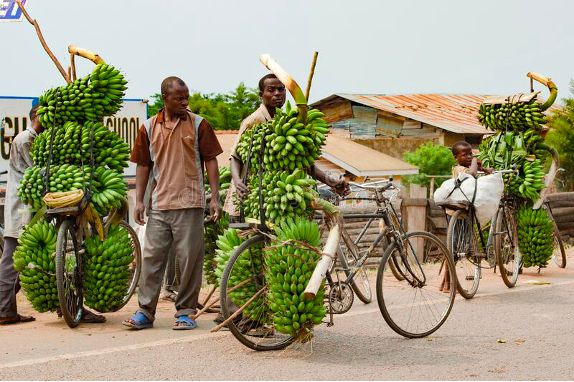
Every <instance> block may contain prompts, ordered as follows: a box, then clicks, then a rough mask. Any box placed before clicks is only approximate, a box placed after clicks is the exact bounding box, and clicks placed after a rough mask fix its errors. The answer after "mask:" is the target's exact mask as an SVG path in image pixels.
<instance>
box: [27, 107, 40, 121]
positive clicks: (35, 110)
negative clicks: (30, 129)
mask: <svg viewBox="0 0 574 382" xmlns="http://www.w3.org/2000/svg"><path fill="white" fill-rule="evenodd" d="M39 108H40V104H39V103H37V104H36V105H34V106H33V107H32V108H31V109H30V113H28V115H29V116H30V122H31V121H33V120H35V119H36V114H37V113H38V109H39Z"/></svg>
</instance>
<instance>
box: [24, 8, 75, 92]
mask: <svg viewBox="0 0 574 382" xmlns="http://www.w3.org/2000/svg"><path fill="white" fill-rule="evenodd" d="M16 4H18V6H19V7H20V9H21V10H22V13H23V14H24V17H26V20H28V22H29V23H30V24H32V25H33V26H34V29H36V34H37V35H38V38H39V39H40V44H42V47H43V48H44V50H45V51H46V53H48V56H50V58H51V59H52V61H53V62H54V64H55V65H56V67H57V68H58V70H59V71H60V73H61V74H62V77H64V80H65V81H66V83H70V77H69V76H68V74H67V73H66V70H65V69H64V67H63V66H62V64H60V62H59V61H58V59H57V58H56V56H54V53H52V51H51V50H50V48H48V44H46V40H44V36H43V35H42V31H41V30H40V25H39V24H38V22H37V21H36V20H33V19H32V18H31V17H30V15H29V14H28V12H27V11H26V9H25V8H24V6H23V5H22V2H21V1H20V0H16Z"/></svg>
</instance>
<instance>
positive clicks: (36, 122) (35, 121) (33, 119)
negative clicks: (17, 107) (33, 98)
mask: <svg viewBox="0 0 574 382" xmlns="http://www.w3.org/2000/svg"><path fill="white" fill-rule="evenodd" d="M39 108H40V104H39V103H38V104H36V105H35V106H34V107H32V109H30V113H28V115H29V116H30V123H31V124H32V128H33V129H34V130H36V132H37V133H38V134H40V133H41V132H42V131H44V127H43V126H42V124H41V123H40V119H39V118H38V115H37V113H38V109H39Z"/></svg>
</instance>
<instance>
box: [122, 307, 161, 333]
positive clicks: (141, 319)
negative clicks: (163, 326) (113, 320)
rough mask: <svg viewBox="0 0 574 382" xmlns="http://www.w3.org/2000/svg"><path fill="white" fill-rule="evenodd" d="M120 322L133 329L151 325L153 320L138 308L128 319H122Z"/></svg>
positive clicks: (145, 327)
mask: <svg viewBox="0 0 574 382" xmlns="http://www.w3.org/2000/svg"><path fill="white" fill-rule="evenodd" d="M122 324H123V325H125V326H127V327H130V328H132V329H135V330H140V329H147V328H152V327H153V321H151V320H150V319H149V318H147V316H146V315H145V314H143V312H141V311H139V310H138V311H137V312H136V313H135V314H134V315H133V316H132V318H130V319H129V320H125V321H122Z"/></svg>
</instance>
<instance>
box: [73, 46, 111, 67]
mask: <svg viewBox="0 0 574 382" xmlns="http://www.w3.org/2000/svg"><path fill="white" fill-rule="evenodd" d="M68 52H70V54H72V55H76V56H80V57H84V58H86V59H88V60H90V61H92V62H93V63H94V64H96V65H98V64H104V63H105V62H104V59H103V58H102V57H100V55H99V54H96V53H93V52H90V51H89V50H87V49H84V48H79V47H77V46H75V45H69V46H68Z"/></svg>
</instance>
